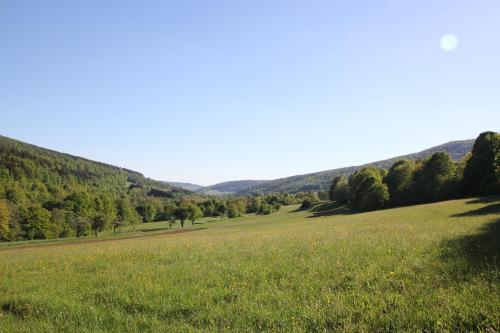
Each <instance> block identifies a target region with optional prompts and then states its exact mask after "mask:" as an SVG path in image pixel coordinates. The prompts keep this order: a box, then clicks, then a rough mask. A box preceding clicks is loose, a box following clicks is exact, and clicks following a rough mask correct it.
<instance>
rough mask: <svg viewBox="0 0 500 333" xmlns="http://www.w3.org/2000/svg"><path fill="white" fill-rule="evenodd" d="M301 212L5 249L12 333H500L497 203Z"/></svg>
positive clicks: (1, 316) (0, 270)
mask: <svg viewBox="0 0 500 333" xmlns="http://www.w3.org/2000/svg"><path fill="white" fill-rule="evenodd" d="M295 209H296V207H285V208H282V209H281V211H280V212H278V213H275V214H272V215H270V216H246V217H242V218H239V219H234V220H225V221H212V222H209V220H207V219H205V220H204V221H203V224H199V225H197V228H205V229H204V230H201V231H197V232H191V233H184V234H176V235H170V236H157V237H144V238H141V237H139V238H132V239H125V240H117V241H109V242H100V243H80V242H76V243H74V244H71V243H69V244H66V245H64V246H53V244H51V243H40V245H43V244H45V245H44V246H37V247H35V248H29V247H28V248H20V247H12V246H10V247H3V249H2V250H1V251H0V332H34V331H37V332H38V331H39V332H54V331H56V332H75V331H78V332H96V331H114V332H143V331H158V332H160V331H172V332H183V331H227V332H234V331H244V332H246V331H249V332H250V331H283V332H301V331H307V332H323V331H348V332H349V331H352V332H360V331H369V332H373V331H386V332H394V331H409V332H415V331H429V332H432V331H435V332H446V331H449V332H457V331H481V332H490V333H492V332H498V331H500V200H499V199H498V198H496V199H491V198H490V199H465V200H455V201H448V202H441V203H436V204H429V205H420V206H413V207H406V208H398V209H390V210H384V211H376V212H371V213H362V214H347V212H345V211H343V210H338V211H333V212H332V213H335V214H334V215H330V216H323V217H317V218H308V217H310V216H311V215H312V212H295V211H294V210H295ZM164 227H165V224H161V223H159V224H150V225H148V228H150V229H158V231H153V232H163V228H164Z"/></svg>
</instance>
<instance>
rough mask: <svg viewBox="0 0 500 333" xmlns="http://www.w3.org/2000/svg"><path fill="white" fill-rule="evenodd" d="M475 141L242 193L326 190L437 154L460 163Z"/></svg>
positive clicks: (273, 182)
mask: <svg viewBox="0 0 500 333" xmlns="http://www.w3.org/2000/svg"><path fill="white" fill-rule="evenodd" d="M473 144H474V140H462V141H451V142H448V143H445V144H442V145H439V146H436V147H432V148H429V149H426V150H423V151H421V152H418V153H414V154H408V155H404V156H397V157H393V158H390V159H386V160H381V161H377V162H372V163H367V164H363V165H359V166H350V167H345V168H339V169H333V170H327V171H322V172H315V173H310V174H305V175H297V176H291V177H286V178H280V179H276V180H271V181H268V182H265V183H262V184H260V185H257V186H253V187H251V188H247V189H245V190H243V191H241V193H242V194H243V193H272V192H288V193H298V192H304V191H317V190H326V189H328V187H329V186H330V183H331V181H332V178H334V177H337V176H349V175H351V174H353V173H354V172H356V171H359V170H361V169H363V168H365V167H368V166H374V167H378V168H384V169H388V168H389V167H390V166H391V165H392V164H393V163H394V162H396V161H398V160H411V161H416V160H420V159H423V158H426V157H428V156H430V155H432V154H434V153H436V152H445V153H448V154H449V155H450V157H451V159H452V160H454V161H459V160H460V159H462V158H463V157H464V156H465V155H466V154H467V153H468V152H470V151H471V150H472V146H473Z"/></svg>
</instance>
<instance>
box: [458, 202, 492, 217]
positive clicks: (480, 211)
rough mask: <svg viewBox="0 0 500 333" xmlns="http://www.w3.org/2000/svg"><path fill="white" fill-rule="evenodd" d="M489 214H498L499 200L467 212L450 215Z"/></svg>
mask: <svg viewBox="0 0 500 333" xmlns="http://www.w3.org/2000/svg"><path fill="white" fill-rule="evenodd" d="M490 214H500V202H496V203H493V204H491V205H487V206H484V207H481V208H478V209H473V210H470V211H468V212H464V213H460V214H453V215H451V217H465V216H480V215H490Z"/></svg>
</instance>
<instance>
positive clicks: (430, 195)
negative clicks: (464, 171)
mask: <svg viewBox="0 0 500 333" xmlns="http://www.w3.org/2000/svg"><path fill="white" fill-rule="evenodd" d="M413 182H414V184H413V188H414V194H415V196H416V200H417V202H419V203H421V202H435V201H439V200H445V199H450V198H453V197H457V195H456V191H457V185H458V184H457V181H456V165H455V163H454V162H453V161H452V160H451V158H450V156H449V155H448V154H446V153H435V154H433V155H432V156H431V157H429V158H426V159H424V160H423V161H421V162H420V163H418V164H417V167H416V169H415V174H414V176H413Z"/></svg>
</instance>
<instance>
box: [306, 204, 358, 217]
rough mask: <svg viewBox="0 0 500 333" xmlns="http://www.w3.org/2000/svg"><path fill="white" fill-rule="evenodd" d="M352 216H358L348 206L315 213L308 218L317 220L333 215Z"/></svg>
mask: <svg viewBox="0 0 500 333" xmlns="http://www.w3.org/2000/svg"><path fill="white" fill-rule="evenodd" d="M352 214H356V212H354V211H352V210H351V209H349V207H347V205H344V206H340V207H337V208H334V209H328V210H324V211H319V212H314V213H313V215H310V216H308V217H307V218H316V217H323V216H332V215H352Z"/></svg>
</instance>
